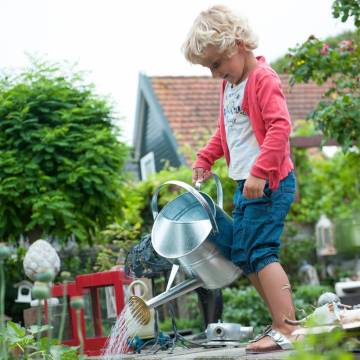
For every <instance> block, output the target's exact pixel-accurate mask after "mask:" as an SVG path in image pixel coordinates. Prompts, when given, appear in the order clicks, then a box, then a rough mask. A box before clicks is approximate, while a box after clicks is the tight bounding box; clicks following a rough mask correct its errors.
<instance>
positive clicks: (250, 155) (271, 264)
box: [183, 5, 296, 353]
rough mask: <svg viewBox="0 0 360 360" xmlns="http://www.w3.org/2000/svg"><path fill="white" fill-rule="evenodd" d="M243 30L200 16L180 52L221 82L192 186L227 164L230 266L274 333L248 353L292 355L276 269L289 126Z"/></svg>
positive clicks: (272, 80)
mask: <svg viewBox="0 0 360 360" xmlns="http://www.w3.org/2000/svg"><path fill="white" fill-rule="evenodd" d="M256 47H257V38H256V36H255V35H254V33H253V32H252V30H251V29H250V27H249V25H248V23H247V22H246V21H245V20H244V19H243V18H241V17H239V16H237V15H236V14H235V13H233V12H232V11H230V10H229V9H228V8H226V7H224V6H221V5H218V6H214V7H212V8H210V9H208V10H207V11H203V12H201V13H200V15H199V16H198V17H197V18H196V19H195V22H194V24H193V26H192V28H191V30H190V32H189V34H188V36H187V38H186V41H185V43H184V45H183V51H184V54H185V57H186V59H187V60H188V61H190V62H191V63H193V64H201V65H203V66H205V67H207V68H209V69H210V71H211V73H212V75H213V77H217V78H221V79H222V80H223V81H222V86H221V91H220V112H219V118H218V124H217V129H216V131H215V133H214V134H213V136H212V137H211V138H210V140H209V142H208V143H207V145H206V146H205V147H204V148H203V149H201V150H200V151H199V153H198V154H197V160H196V161H195V164H194V165H193V181H194V182H196V181H204V180H206V179H207V178H209V176H210V175H211V167H212V165H213V164H214V162H215V161H216V160H217V159H219V158H220V157H222V156H225V158H226V161H227V164H228V167H229V177H230V178H232V179H234V180H235V181H236V182H237V190H236V192H235V194H234V206H235V208H234V211H233V219H234V237H233V244H232V249H231V260H232V261H233V262H234V263H235V264H237V265H238V266H240V267H241V268H242V269H243V272H244V274H245V275H247V276H248V277H249V279H250V281H251V283H252V284H253V285H254V286H255V288H256V290H257V291H258V293H259V294H260V296H261V297H262V298H263V300H264V301H265V303H266V305H267V307H268V308H269V311H270V314H271V317H272V325H271V326H269V327H268V328H267V329H266V330H265V332H264V333H263V334H262V335H260V336H258V337H257V338H255V339H254V340H253V341H251V342H250V343H249V344H248V346H247V348H246V351H247V352H249V353H251V352H267V351H274V350H280V349H291V348H292V342H293V341H294V340H296V339H295V338H294V336H292V335H291V333H292V332H293V331H294V327H293V326H289V325H287V324H286V323H285V322H284V319H285V318H288V319H291V320H294V319H295V311H294V306H293V302H292V296H291V287H290V284H289V280H288V277H287V275H286V273H285V271H284V270H283V268H282V266H281V265H280V263H279V257H278V254H279V246H280V241H279V238H280V235H281V233H282V231H283V227H284V220H285V217H286V215H287V213H288V211H289V209H290V205H291V203H292V202H293V200H294V197H295V177H294V174H293V163H292V161H291V159H290V146H289V135H290V131H291V120H290V116H289V113H288V109H287V106H286V102H285V98H284V94H283V92H282V90H281V83H280V79H279V77H278V75H277V74H276V72H275V71H274V70H273V69H272V68H271V67H270V66H269V65H268V64H267V63H266V62H265V59H264V58H263V57H255V56H254V54H253V52H252V50H254V49H255V48H256Z"/></svg>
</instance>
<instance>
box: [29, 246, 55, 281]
mask: <svg viewBox="0 0 360 360" xmlns="http://www.w3.org/2000/svg"><path fill="white" fill-rule="evenodd" d="M23 266H24V271H25V274H26V276H28V277H29V278H30V279H31V280H32V281H35V280H39V279H37V275H38V274H39V273H41V272H44V271H49V270H50V271H52V272H53V273H54V275H55V276H56V274H57V273H58V272H59V270H60V258H59V256H58V254H57V252H56V251H55V249H54V248H53V247H52V246H51V244H50V243H48V242H47V241H45V240H42V239H39V240H36V241H35V242H34V243H33V244H31V246H30V247H29V249H28V251H27V252H26V255H25V257H24V261H23Z"/></svg>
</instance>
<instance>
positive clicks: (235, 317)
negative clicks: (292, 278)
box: [223, 285, 331, 332]
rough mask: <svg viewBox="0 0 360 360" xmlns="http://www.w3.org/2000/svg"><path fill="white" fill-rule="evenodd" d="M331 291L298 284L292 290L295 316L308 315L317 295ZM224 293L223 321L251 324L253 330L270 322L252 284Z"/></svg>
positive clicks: (323, 287)
mask: <svg viewBox="0 0 360 360" xmlns="http://www.w3.org/2000/svg"><path fill="white" fill-rule="evenodd" d="M326 291H331V290H330V289H329V288H328V287H325V286H310V285H303V286H298V287H296V288H295V289H294V291H293V299H294V305H295V307H296V317H297V318H298V319H300V318H303V317H304V316H306V315H309V314H310V313H311V312H312V311H313V310H314V309H315V307H316V302H317V299H318V297H319V296H320V295H321V294H322V293H324V292H326ZM223 294H224V321H225V322H235V323H239V324H241V325H243V326H253V327H254V330H255V332H258V331H259V330H261V329H262V328H263V327H265V326H267V325H269V324H271V317H270V314H269V311H268V309H267V307H266V305H265V303H264V302H263V300H262V299H261V297H260V296H259V295H258V293H257V291H256V289H255V288H254V287H252V286H247V287H243V288H240V289H234V288H227V289H225V290H224V291H223Z"/></svg>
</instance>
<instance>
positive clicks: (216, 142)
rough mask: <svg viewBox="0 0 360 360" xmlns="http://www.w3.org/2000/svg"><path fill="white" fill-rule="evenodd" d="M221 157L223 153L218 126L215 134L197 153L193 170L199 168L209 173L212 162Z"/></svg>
mask: <svg viewBox="0 0 360 360" xmlns="http://www.w3.org/2000/svg"><path fill="white" fill-rule="evenodd" d="M223 155H224V151H223V147H222V144H221V134H220V126H219V124H218V126H217V129H216V130H215V133H214V134H213V135H212V137H211V138H210V140H209V141H208V143H207V145H206V146H205V147H203V148H202V149H201V150H200V151H199V152H198V153H197V158H196V161H195V163H194V164H193V169H194V168H199V167H200V168H204V169H205V170H209V171H210V170H211V167H212V166H213V164H214V162H215V161H216V160H217V159H219V158H221V157H222V156H223Z"/></svg>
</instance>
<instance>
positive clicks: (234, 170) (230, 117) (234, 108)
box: [224, 80, 260, 180]
mask: <svg viewBox="0 0 360 360" xmlns="http://www.w3.org/2000/svg"><path fill="white" fill-rule="evenodd" d="M245 85H246V80H244V81H242V82H241V83H239V84H238V85H232V84H230V83H227V84H226V87H225V93H224V121H225V130H226V139H227V144H228V148H229V152H230V165H229V177H230V178H232V179H234V180H243V179H247V177H248V176H249V173H250V169H251V166H252V165H253V163H254V161H255V159H256V157H257V156H258V154H259V152H260V148H259V144H258V142H257V140H256V138H255V134H254V132H253V129H252V127H251V123H250V119H249V117H248V116H247V115H246V114H245V113H244V112H243V111H242V109H241V105H242V101H243V98H244V90H245Z"/></svg>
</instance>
